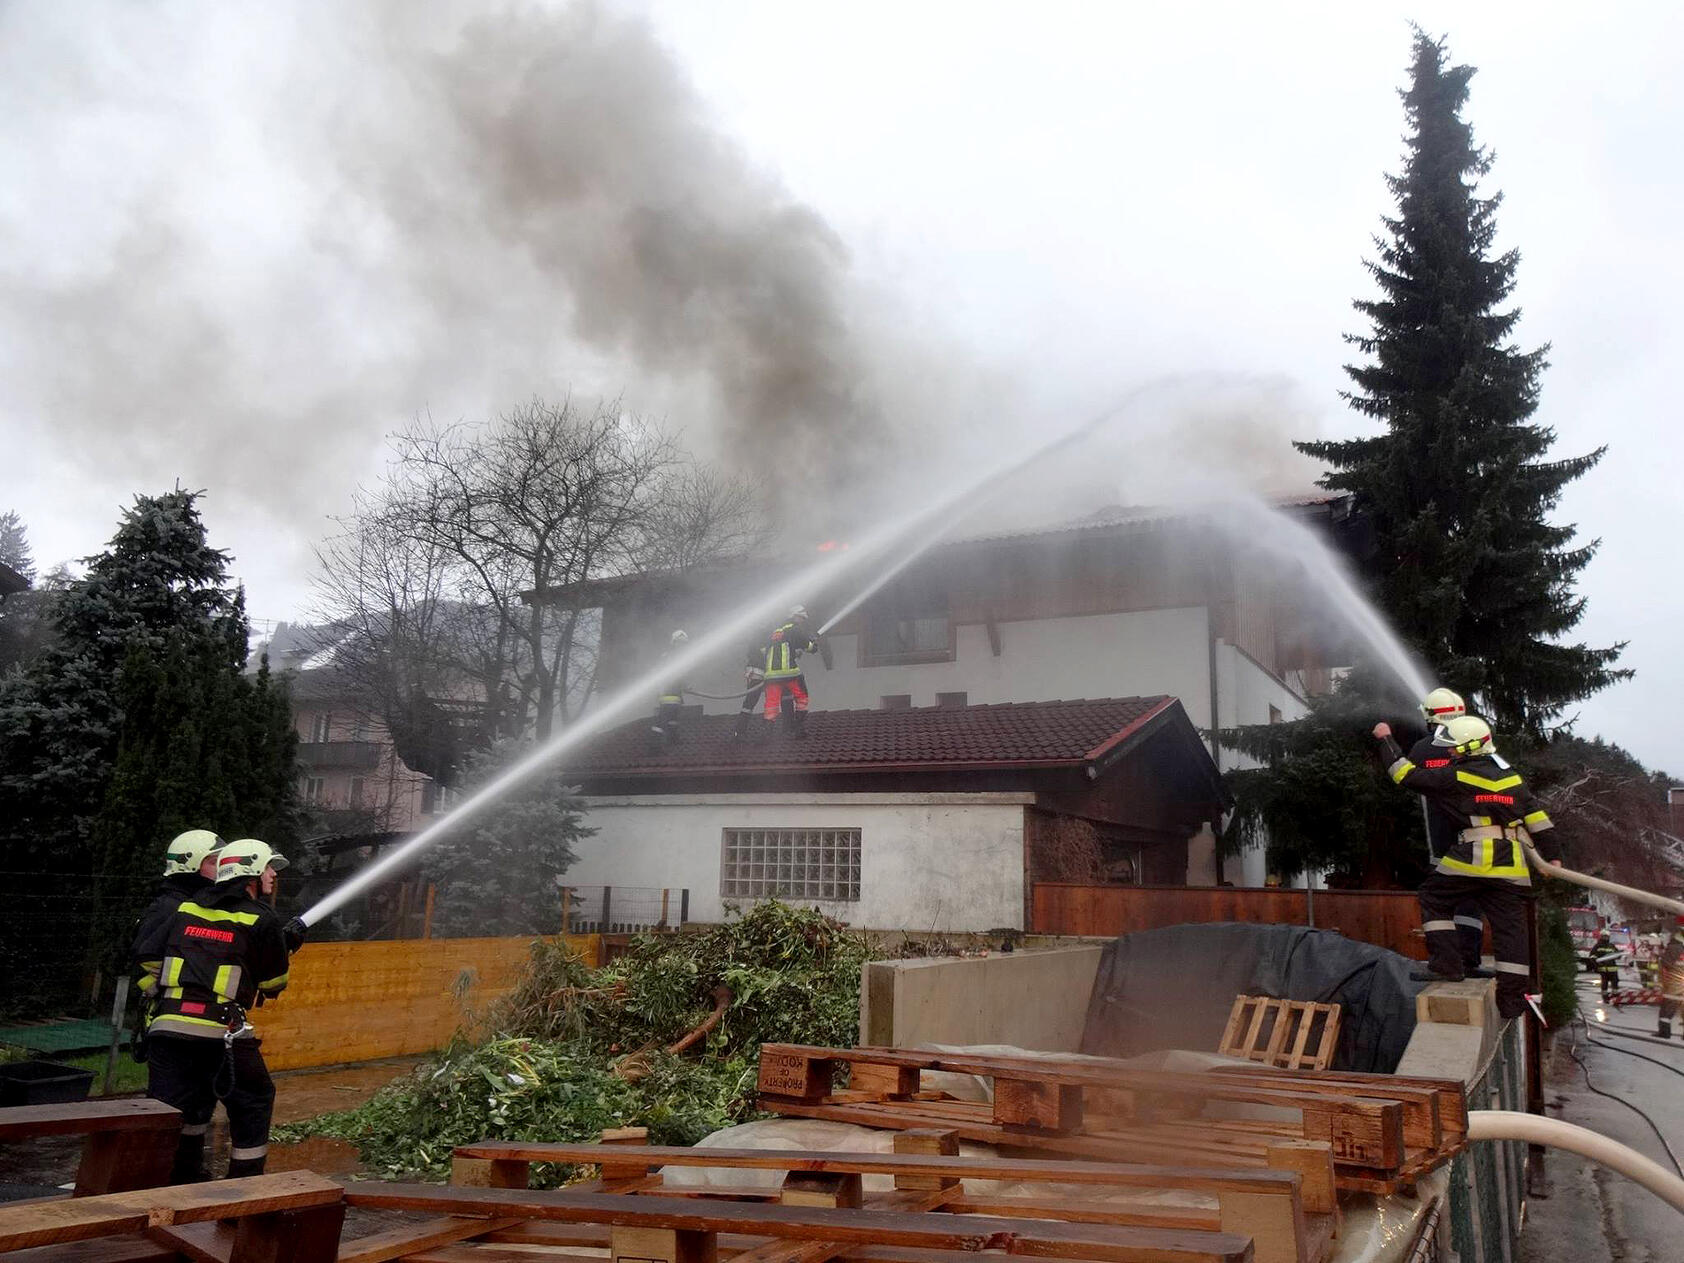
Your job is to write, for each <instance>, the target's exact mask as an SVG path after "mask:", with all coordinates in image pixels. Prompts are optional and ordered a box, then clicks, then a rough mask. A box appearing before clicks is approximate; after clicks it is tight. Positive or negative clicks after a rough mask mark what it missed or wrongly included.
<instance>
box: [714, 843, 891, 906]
mask: <svg viewBox="0 0 1684 1263" xmlns="http://www.w3.org/2000/svg"><path fill="white" fill-rule="evenodd" d="M719 893H720V895H721V896H722V897H723V898H726V899H764V898H773V897H776V898H778V899H794V900H801V899H825V900H833V901H837V900H848V901H853V902H857V901H858V900H859V897H860V831H859V830H858V829H726V830H725V846H724V855H723V858H722V860H721V863H720V867H719Z"/></svg>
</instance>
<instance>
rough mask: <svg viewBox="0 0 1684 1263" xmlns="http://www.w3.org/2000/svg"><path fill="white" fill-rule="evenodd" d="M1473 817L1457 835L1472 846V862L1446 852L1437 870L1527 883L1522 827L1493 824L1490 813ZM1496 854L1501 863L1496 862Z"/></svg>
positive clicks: (1529, 879) (1527, 869)
mask: <svg viewBox="0 0 1684 1263" xmlns="http://www.w3.org/2000/svg"><path fill="white" fill-rule="evenodd" d="M1457 775H1461V773H1457ZM1515 779H1516V780H1519V779H1520V778H1519V777H1516V778H1515ZM1472 821H1473V824H1472V827H1471V828H1467V829H1463V830H1462V832H1461V835H1460V837H1461V840H1462V841H1463V842H1466V843H1467V844H1468V845H1469V846H1470V847H1471V848H1472V849H1473V857H1474V858H1473V862H1472V863H1469V862H1468V861H1467V860H1459V859H1456V858H1455V857H1454V856H1450V855H1446V856H1445V857H1444V858H1443V859H1441V860H1439V862H1438V870H1439V872H1441V873H1460V874H1462V875H1464V876H1468V877H1502V878H1505V879H1507V880H1509V881H1518V882H1523V883H1525V884H1527V885H1530V884H1531V882H1532V870H1531V869H1530V868H1528V867H1527V864H1526V854H1525V852H1524V851H1523V850H1522V849H1521V845H1520V840H1521V837H1522V836H1523V835H1524V832H1525V831H1524V830H1523V829H1521V827H1520V826H1519V825H1506V826H1505V825H1500V824H1493V823H1492V822H1491V817H1490V816H1474V817H1472ZM1499 855H1500V856H1501V858H1502V860H1503V862H1502V863H1498V858H1499Z"/></svg>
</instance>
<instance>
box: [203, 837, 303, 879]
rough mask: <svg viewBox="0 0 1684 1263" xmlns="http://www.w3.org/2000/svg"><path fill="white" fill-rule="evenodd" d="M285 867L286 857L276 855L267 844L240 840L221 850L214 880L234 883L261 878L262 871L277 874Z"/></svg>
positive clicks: (244, 839) (254, 840)
mask: <svg viewBox="0 0 1684 1263" xmlns="http://www.w3.org/2000/svg"><path fill="white" fill-rule="evenodd" d="M286 866H287V857H286V856H284V855H276V854H275V852H274V850H273V849H272V848H271V847H270V846H269V844H268V843H267V842H260V841H258V840H257V839H256V838H241V839H239V840H238V841H237V842H230V843H228V845H226V846H224V847H223V848H222V851H221V853H220V854H218V855H217V857H216V880H217V881H219V882H223V881H235V880H245V879H246V878H250V877H261V876H263V870H264V869H266V868H273V869H274V870H275V871H276V872H277V873H278V872H280V871H281V869H283V868H285V867H286Z"/></svg>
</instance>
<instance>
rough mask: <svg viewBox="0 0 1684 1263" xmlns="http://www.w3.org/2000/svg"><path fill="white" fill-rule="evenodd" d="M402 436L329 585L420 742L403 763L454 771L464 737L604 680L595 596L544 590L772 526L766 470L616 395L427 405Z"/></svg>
mask: <svg viewBox="0 0 1684 1263" xmlns="http://www.w3.org/2000/svg"><path fill="white" fill-rule="evenodd" d="M393 450H394V459H393V462H392V464H391V466H390V467H389V469H388V472H387V474H386V476H385V478H384V479H383V480H382V481H381V482H380V484H379V485H378V486H377V487H375V488H372V489H369V490H365V491H364V492H363V493H362V494H361V495H360V497H359V499H358V502H357V506H356V510H355V512H354V513H353V514H352V515H351V516H350V517H349V518H347V519H345V520H344V522H343V523H342V525H343V526H344V528H345V530H344V532H343V533H342V534H341V535H340V536H339V537H337V538H336V539H334V540H332V541H330V542H329V543H328V544H327V545H325V546H324V547H323V548H322V549H320V550H319V554H318V555H319V559H320V561H321V575H320V578H319V580H318V592H319V595H320V604H321V607H322V612H323V614H324V616H325V618H326V619H327V621H328V623H329V624H330V626H332V627H333V628H334V629H335V630H334V632H333V635H334V636H335V637H337V640H338V643H337V647H336V649H335V654H334V657H335V662H336V663H337V664H338V665H339V666H341V667H342V668H343V669H344V670H345V671H346V672H347V674H348V675H349V676H350V677H353V678H354V679H355V680H356V682H357V685H358V687H359V689H360V691H362V692H363V693H364V694H365V695H366V696H367V697H368V698H369V699H370V705H371V707H372V708H374V709H376V710H377V711H378V712H379V713H380V714H381V715H382V717H383V718H384V719H386V721H387V722H388V724H389V726H390V727H391V728H392V730H393V733H394V735H395V736H397V737H398V739H399V745H400V751H401V750H402V748H403V747H405V746H408V747H410V748H411V749H412V750H413V751H416V757H414V758H412V757H410V754H408V753H406V754H405V761H406V762H409V763H410V765H411V766H413V767H416V768H418V769H419V770H425V771H428V772H429V773H430V774H433V775H435V776H441V779H448V777H449V769H451V768H454V766H455V764H456V763H457V761H458V758H459V756H460V754H461V753H462V752H461V751H459V750H457V749H456V748H454V740H455V738H454V737H453V736H452V735H451V734H456V735H457V736H459V735H460V733H461V732H462V730H463V729H464V728H468V729H470V730H472V731H473V738H472V739H473V741H474V742H475V743H476V744H482V745H483V744H486V743H488V742H489V741H491V740H493V739H495V738H497V737H515V736H521V735H525V734H528V733H529V734H531V735H532V736H534V737H536V738H537V739H539V740H543V739H544V738H546V737H547V736H548V735H549V734H550V732H551V731H552V728H553V726H554V725H555V724H556V723H557V722H560V723H565V722H566V721H567V720H568V719H569V718H570V717H571V716H572V715H573V714H575V713H576V712H577V710H578V709H579V707H581V706H582V705H584V703H585V701H586V700H587V699H588V697H589V695H590V692H591V689H592V687H593V682H594V676H595V667H596V631H597V614H596V610H595V609H594V608H593V607H592V605H591V604H590V602H589V600H588V598H587V599H574V600H568V601H559V602H544V601H535V600H533V599H531V598H532V596H533V594H535V593H539V592H545V591H553V590H556V589H578V588H579V587H580V585H587V584H589V583H590V582H591V581H592V580H597V579H603V578H610V577H614V576H618V575H624V574H629V573H634V572H639V571H646V570H683V569H688V568H690V567H692V566H696V565H701V564H704V563H707V562H710V561H714V560H718V559H720V558H721V557H725V556H730V555H740V554H743V553H746V552H748V551H749V550H750V549H752V548H753V547H754V545H755V544H756V543H757V542H758V541H759V540H760V539H761V538H763V536H764V530H765V528H764V525H763V517H762V515H761V512H760V508H759V497H758V495H757V492H756V489H755V488H754V487H753V486H752V485H751V484H748V483H745V482H743V481H741V480H739V479H735V478H732V477H730V476H728V475H725V474H722V473H719V472H718V471H715V470H710V469H707V468H705V467H701V466H697V465H696V464H694V463H693V462H691V461H690V459H689V458H688V456H687V455H686V453H685V452H684V451H683V449H682V448H681V447H680V446H679V445H678V443H677V442H676V440H675V439H673V438H672V437H671V436H670V435H667V434H665V433H663V432H662V431H660V430H659V429H658V428H656V427H654V426H651V425H649V424H648V423H646V422H644V421H642V420H640V419H638V418H635V417H632V416H629V415H627V414H625V413H623V412H622V411H621V410H620V408H619V407H618V406H617V405H614V404H607V405H603V406H599V407H597V408H595V409H594V410H590V411H585V410H582V409H579V408H577V407H575V406H574V405H573V404H572V403H571V402H563V403H560V404H550V403H547V402H545V401H543V400H533V401H532V402H531V403H529V404H527V405H525V406H524V407H521V408H518V409H516V410H514V411H512V412H509V413H506V414H504V415H502V416H500V417H497V418H496V419H494V420H493V421H491V422H489V423H488V424H486V425H484V426H479V427H470V426H466V425H452V426H436V425H434V424H433V423H432V422H430V421H429V420H426V419H422V420H420V421H418V422H417V423H416V424H415V425H413V426H411V427H410V428H409V429H407V430H405V431H403V432H402V433H400V434H398V435H397V436H395V438H394V440H393ZM469 716H471V717H472V718H473V720H474V722H473V723H471V724H464V723H463V722H462V721H463V720H464V719H465V718H467V717H469ZM423 750H424V751H427V752H429V753H421V751H423ZM441 773H442V775H441Z"/></svg>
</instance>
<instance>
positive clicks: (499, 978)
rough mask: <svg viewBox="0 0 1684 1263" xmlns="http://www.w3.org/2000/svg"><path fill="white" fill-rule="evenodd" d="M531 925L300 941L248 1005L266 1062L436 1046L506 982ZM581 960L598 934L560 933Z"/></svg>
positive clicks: (527, 946)
mask: <svg viewBox="0 0 1684 1263" xmlns="http://www.w3.org/2000/svg"><path fill="white" fill-rule="evenodd" d="M532 940H533V936H532V935H523V936H519V937H513V938H433V939H384V940H380V941H376V942H358V943H306V944H305V945H304V946H303V947H302V948H300V949H299V951H298V954H297V955H295V956H294V957H293V958H292V969H291V974H290V980H289V982H288V984H287V989H286V990H285V991H283V992H282V993H281V996H280V998H279V999H278V1000H273V1001H271V1002H269V1003H267V1004H265V1005H264V1006H263V1007H262V1008H260V1009H253V1010H252V1013H251V1022H252V1025H253V1026H255V1027H257V1033H258V1034H259V1035H260V1036H262V1038H263V1057H264V1060H265V1061H267V1062H268V1063H269V1068H270V1069H271V1070H294V1069H298V1068H300V1067H303V1066H331V1065H337V1064H339V1063H340V1062H346V1061H373V1060H375V1059H377V1058H380V1057H400V1056H405V1055H408V1054H411V1053H423V1052H431V1051H432V1050H433V1049H435V1048H442V1047H443V1046H444V1045H445V1044H446V1043H448V1042H449V1040H450V1037H451V1036H452V1035H453V1034H455V1032H456V1029H457V1027H459V1026H460V1025H462V1023H463V1021H464V1020H465V1019H467V1018H472V1017H477V1016H483V1015H484V1013H485V1011H486V1009H487V1007H489V1005H490V1004H491V1002H492V1001H494V1000H496V999H497V998H498V997H500V996H502V995H504V994H505V993H506V992H507V991H508V990H509V989H510V988H511V987H513V986H514V984H515V980H516V979H517V978H518V977H519V976H520V972H521V969H522V968H523V967H524V966H525V964H526V961H527V958H528V956H529V955H530V954H531V951H532ZM566 941H567V943H568V945H569V946H570V947H571V948H572V949H573V950H574V952H576V953H577V954H578V955H579V956H580V957H581V958H582V959H583V960H584V961H585V962H586V963H587V964H591V965H596V964H599V963H601V960H602V938H601V936H600V935H596V934H569V935H567V936H566Z"/></svg>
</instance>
